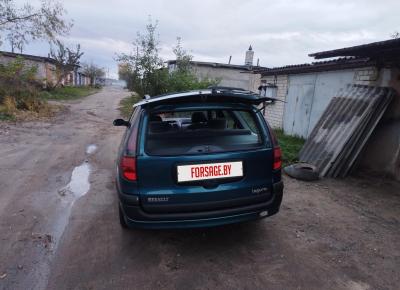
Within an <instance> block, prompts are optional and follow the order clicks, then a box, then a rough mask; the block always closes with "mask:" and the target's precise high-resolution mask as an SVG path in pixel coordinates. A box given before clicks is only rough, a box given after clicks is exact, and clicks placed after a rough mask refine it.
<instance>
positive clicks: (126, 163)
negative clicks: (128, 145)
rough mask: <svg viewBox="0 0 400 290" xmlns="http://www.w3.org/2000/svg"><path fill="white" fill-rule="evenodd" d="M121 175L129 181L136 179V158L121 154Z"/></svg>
mask: <svg viewBox="0 0 400 290" xmlns="http://www.w3.org/2000/svg"><path fill="white" fill-rule="evenodd" d="M121 172H122V176H123V177H124V178H125V179H127V180H129V181H136V179H137V176H136V158H135V157H131V156H123V157H122V158H121Z"/></svg>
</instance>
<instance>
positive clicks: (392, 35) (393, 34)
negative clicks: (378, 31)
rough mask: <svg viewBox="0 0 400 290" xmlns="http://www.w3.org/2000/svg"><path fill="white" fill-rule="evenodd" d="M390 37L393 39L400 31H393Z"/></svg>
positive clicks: (399, 36) (397, 36) (399, 35)
mask: <svg viewBox="0 0 400 290" xmlns="http://www.w3.org/2000/svg"><path fill="white" fill-rule="evenodd" d="M390 37H392V38H393V39H396V38H400V32H398V31H395V32H393V33H392V34H391V35H390Z"/></svg>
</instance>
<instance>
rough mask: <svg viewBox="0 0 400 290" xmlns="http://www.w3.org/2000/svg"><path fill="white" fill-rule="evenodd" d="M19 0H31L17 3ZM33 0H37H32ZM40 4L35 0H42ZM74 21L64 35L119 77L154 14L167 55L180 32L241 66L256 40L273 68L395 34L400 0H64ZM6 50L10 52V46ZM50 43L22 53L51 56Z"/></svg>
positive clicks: (211, 57)
mask: <svg viewBox="0 0 400 290" xmlns="http://www.w3.org/2000/svg"><path fill="white" fill-rule="evenodd" d="M17 2H18V3H24V2H27V0H25V1H24V0H22V1H21V0H18V1H17ZM29 2H30V3H32V4H35V1H32V0H30V1H29ZM36 3H37V2H36ZM62 3H63V5H64V7H65V9H66V10H67V11H68V14H67V17H68V18H70V19H73V21H74V26H73V29H72V30H71V33H70V36H69V37H68V38H67V39H66V40H65V41H66V42H67V43H69V44H70V45H74V44H76V43H80V44H81V46H82V49H83V51H84V52H85V55H84V57H83V61H86V62H89V61H93V62H94V63H97V64H99V65H100V66H103V67H106V68H109V72H110V74H109V75H110V76H111V77H116V76H117V66H116V62H115V61H114V58H115V53H122V52H129V51H130V50H131V49H132V45H131V42H132V41H133V40H134V39H135V37H136V32H137V31H143V30H144V28H145V25H146V24H147V22H148V17H149V15H151V17H152V19H153V20H158V23H159V24H158V25H159V26H158V32H159V35H160V42H161V48H162V49H161V56H162V57H163V59H164V60H168V59H171V58H173V53H172V47H173V46H174V45H175V43H176V37H178V36H179V37H181V38H182V43H183V46H184V48H185V49H186V50H188V51H189V52H190V53H191V54H192V55H193V56H194V60H197V61H213V62H223V63H226V62H228V59H229V56H230V55H232V63H234V64H243V63H244V53H245V51H246V50H247V48H248V47H249V45H250V44H251V45H252V46H253V50H254V52H255V62H256V61H257V59H260V64H261V65H263V66H268V67H273V66H281V65H288V64H298V63H304V62H311V61H312V60H313V59H312V58H309V57H308V56H307V55H308V54H309V53H312V52H317V51H322V50H329V49H335V48H341V47H345V46H351V45H357V44H363V43H368V42H373V41H379V40H384V39H388V38H390V34H392V33H393V32H394V31H400V17H399V15H398V13H399V11H400V1H399V0H393V1H391V0H379V1H377V0H365V1H362V0H330V1H321V0H319V1H317V0H308V1H304V0H301V1H300V0H297V1H280V0H275V1H266V0H229V1H228V0H201V1H192V0H190V1H189V0H185V1H178V0H174V1H173V0H168V1H167V0H165V1H161V0H158V1H157V0H146V1H132V0H131V1H128V0H126V1H123V0H64V1H62ZM1 49H2V50H9V46H8V45H7V44H4V45H3V47H2V48H1ZM48 50H49V46H48V45H47V44H46V43H32V44H30V45H28V46H27V47H26V48H25V51H24V53H31V54H38V55H43V56H46V55H47V53H48Z"/></svg>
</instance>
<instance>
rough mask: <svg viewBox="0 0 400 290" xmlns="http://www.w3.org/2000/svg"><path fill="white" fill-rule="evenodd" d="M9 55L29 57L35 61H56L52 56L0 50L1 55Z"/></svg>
mask: <svg viewBox="0 0 400 290" xmlns="http://www.w3.org/2000/svg"><path fill="white" fill-rule="evenodd" d="M1 55H3V56H8V57H18V56H20V57H23V58H24V59H29V60H34V61H47V62H50V63H54V62H55V60H54V59H52V58H51V57H44V56H37V55H31V54H23V53H14V52H9V51H0V56H1Z"/></svg>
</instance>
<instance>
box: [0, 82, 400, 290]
mask: <svg viewBox="0 0 400 290" xmlns="http://www.w3.org/2000/svg"><path fill="white" fill-rule="evenodd" d="M127 95H128V93H127V92H125V91H123V90H121V89H118V88H104V89H103V90H102V91H101V92H100V93H97V94H95V95H91V96H89V97H86V98H84V99H82V100H78V101H74V102H65V103H64V104H65V105H66V107H67V109H66V110H65V111H63V112H62V113H60V114H59V115H58V116H57V117H55V118H54V119H53V120H51V121H45V122H28V123H22V124H6V123H0V245H1V247H0V289H350V290H363V289H365V290H366V289H371V290H372V289H399V285H400V247H399V245H400V242H399V241H400V185H399V184H398V183H395V182H393V181H390V180H388V179H382V178H377V177H370V176H369V177H367V178H366V177H351V178H348V179H345V180H329V179H326V180H322V181H319V182H313V183H306V182H300V181H295V180H293V179H289V178H285V179H284V181H285V185H286V187H285V195H284V200H283V205H282V209H281V212H280V213H279V214H278V215H276V216H274V217H271V218H269V219H265V220H262V221H258V222H250V223H243V224H238V225H231V226H226V227H218V228H211V229H197V230H164V231H150V230H147V231H146V230H131V231H124V230H122V229H121V228H120V227H119V224H118V212H117V203H116V200H117V198H116V193H115V190H114V188H115V184H114V180H113V179H114V178H113V174H114V171H113V168H114V159H115V157H116V151H117V147H118V144H119V141H120V138H121V135H122V133H123V130H122V129H121V128H116V127H113V126H112V125H111V124H112V120H113V119H114V118H116V117H118V115H119V112H118V110H117V107H118V103H119V101H120V99H122V98H123V97H124V96H127Z"/></svg>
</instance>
